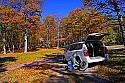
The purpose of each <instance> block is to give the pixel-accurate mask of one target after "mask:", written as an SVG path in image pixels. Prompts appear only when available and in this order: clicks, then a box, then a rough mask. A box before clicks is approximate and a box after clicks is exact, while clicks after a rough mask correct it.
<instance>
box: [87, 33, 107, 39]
mask: <svg viewBox="0 0 125 83" xmlns="http://www.w3.org/2000/svg"><path fill="white" fill-rule="evenodd" d="M105 35H108V34H102V33H92V34H88V36H87V38H86V41H99V40H101V39H102V38H103V37H104V36H105Z"/></svg>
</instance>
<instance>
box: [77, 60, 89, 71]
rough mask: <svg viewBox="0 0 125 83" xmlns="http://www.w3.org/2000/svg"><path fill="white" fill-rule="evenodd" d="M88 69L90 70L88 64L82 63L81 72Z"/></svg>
mask: <svg viewBox="0 0 125 83" xmlns="http://www.w3.org/2000/svg"><path fill="white" fill-rule="evenodd" d="M87 68H88V62H87V61H83V62H82V63H80V67H79V70H81V71H84V70H86V69H87Z"/></svg>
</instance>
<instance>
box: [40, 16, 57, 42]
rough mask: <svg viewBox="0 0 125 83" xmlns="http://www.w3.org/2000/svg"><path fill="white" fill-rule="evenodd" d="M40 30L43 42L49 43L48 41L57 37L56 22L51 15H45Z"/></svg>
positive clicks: (52, 40)
mask: <svg viewBox="0 0 125 83" xmlns="http://www.w3.org/2000/svg"><path fill="white" fill-rule="evenodd" d="M42 29H43V30H42V32H43V38H44V40H45V41H44V42H46V43H47V44H49V43H50V42H54V41H55V39H56V38H57V28H56V23H55V20H54V17H53V16H46V17H45V19H44V20H43V23H42Z"/></svg>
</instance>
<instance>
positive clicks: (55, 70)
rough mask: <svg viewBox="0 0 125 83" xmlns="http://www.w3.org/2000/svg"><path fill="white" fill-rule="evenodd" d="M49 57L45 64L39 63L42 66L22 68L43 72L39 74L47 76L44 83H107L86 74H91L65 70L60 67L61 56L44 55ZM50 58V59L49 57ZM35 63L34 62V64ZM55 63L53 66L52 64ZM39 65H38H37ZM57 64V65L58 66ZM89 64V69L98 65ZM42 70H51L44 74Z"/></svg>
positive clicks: (35, 65) (38, 80)
mask: <svg viewBox="0 0 125 83" xmlns="http://www.w3.org/2000/svg"><path fill="white" fill-rule="evenodd" d="M46 56H47V57H49V58H48V59H47V60H46V61H45V62H47V63H45V62H41V63H43V64H40V62H37V64H34V65H32V66H31V65H29V66H27V67H24V68H30V69H34V70H43V71H42V72H40V74H43V75H46V76H48V79H47V82H46V83H83V82H85V83H89V82H93V83H108V81H107V80H104V79H102V78H100V77H98V76H96V75H94V74H87V73H92V72H86V71H79V70H75V71H71V72H70V71H68V70H66V69H65V67H64V66H62V65H63V64H62V60H61V59H62V56H61V55H54V56H52V55H46ZM50 56H51V57H50ZM35 63H36V62H35ZM54 63H55V64H54ZM39 64H40V65H39ZM58 64H59V65H58ZM98 64H99V63H96V64H91V65H90V66H89V68H91V67H93V66H96V65H98ZM44 70H51V71H52V72H51V73H46V72H44ZM33 82H42V80H41V79H37V80H34V81H33Z"/></svg>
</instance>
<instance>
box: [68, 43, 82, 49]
mask: <svg viewBox="0 0 125 83" xmlns="http://www.w3.org/2000/svg"><path fill="white" fill-rule="evenodd" d="M79 49H82V43H78V44H73V45H70V46H69V48H68V50H69V51H72V50H79Z"/></svg>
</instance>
